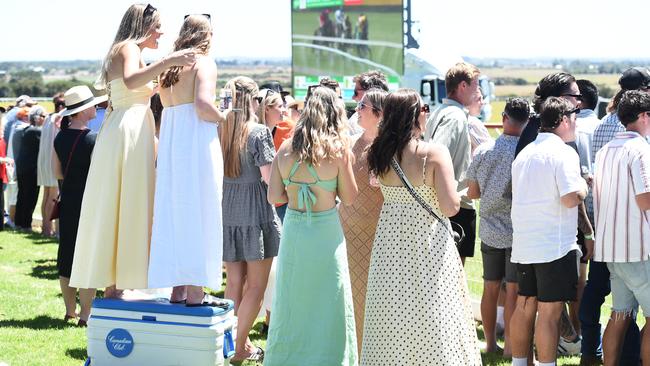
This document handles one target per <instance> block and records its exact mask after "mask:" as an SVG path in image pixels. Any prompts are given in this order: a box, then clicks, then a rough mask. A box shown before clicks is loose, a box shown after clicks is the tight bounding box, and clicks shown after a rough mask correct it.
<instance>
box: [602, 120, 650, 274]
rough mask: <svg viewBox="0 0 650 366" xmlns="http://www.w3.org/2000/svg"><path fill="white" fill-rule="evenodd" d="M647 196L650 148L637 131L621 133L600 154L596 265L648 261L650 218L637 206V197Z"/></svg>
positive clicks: (649, 178) (649, 176) (649, 175)
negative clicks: (598, 263)
mask: <svg viewBox="0 0 650 366" xmlns="http://www.w3.org/2000/svg"><path fill="white" fill-rule="evenodd" d="M647 192H650V145H648V143H647V142H646V139H645V138H643V136H641V135H639V134H638V133H636V132H634V131H626V132H619V133H617V134H616V136H615V137H614V139H613V140H612V141H610V142H609V143H608V144H607V145H605V146H603V148H602V149H600V151H598V153H597V154H596V169H595V175H594V215H595V216H594V217H595V219H596V220H595V221H596V228H595V229H596V237H595V239H596V243H595V244H594V260H595V261H598V262H619V263H627V262H639V261H645V260H648V258H649V255H650V215H649V214H648V212H647V211H643V210H641V209H640V208H639V205H638V204H637V203H636V196H637V195H639V194H642V193H647Z"/></svg>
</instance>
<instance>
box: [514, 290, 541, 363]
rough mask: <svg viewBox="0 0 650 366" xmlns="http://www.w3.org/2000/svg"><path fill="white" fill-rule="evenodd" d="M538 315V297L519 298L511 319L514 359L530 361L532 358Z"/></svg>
mask: <svg viewBox="0 0 650 366" xmlns="http://www.w3.org/2000/svg"><path fill="white" fill-rule="evenodd" d="M536 313H537V298H536V297H524V296H517V301H516V307H515V309H514V311H513V313H512V317H511V318H510V346H511V347H512V357H516V358H529V359H530V357H531V356H532V354H531V352H530V351H531V345H532V340H533V325H534V324H535V314H536Z"/></svg>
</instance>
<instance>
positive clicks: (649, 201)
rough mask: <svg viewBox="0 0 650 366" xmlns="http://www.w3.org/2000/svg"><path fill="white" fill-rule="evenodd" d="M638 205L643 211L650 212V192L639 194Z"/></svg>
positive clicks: (637, 196)
mask: <svg viewBox="0 0 650 366" xmlns="http://www.w3.org/2000/svg"><path fill="white" fill-rule="evenodd" d="M636 204H637V205H639V208H640V209H641V210H643V211H647V210H650V192H647V193H641V194H637V195H636Z"/></svg>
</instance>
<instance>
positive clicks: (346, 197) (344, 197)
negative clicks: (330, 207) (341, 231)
mask: <svg viewBox="0 0 650 366" xmlns="http://www.w3.org/2000/svg"><path fill="white" fill-rule="evenodd" d="M353 161H354V155H352V151H350V150H348V151H346V152H345V153H344V156H343V158H342V159H340V160H339V175H338V182H337V189H336V190H337V194H338V196H339V198H340V199H341V202H343V204H344V205H346V206H349V205H351V204H352V203H353V202H354V199H355V198H357V194H359V188H358V187H357V181H356V180H355V179H354V172H353V171H352V162H353Z"/></svg>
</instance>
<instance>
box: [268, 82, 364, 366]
mask: <svg viewBox="0 0 650 366" xmlns="http://www.w3.org/2000/svg"><path fill="white" fill-rule="evenodd" d="M345 125H346V123H345V109H344V106H343V103H342V101H341V100H340V99H339V98H338V96H337V95H336V93H334V92H333V91H332V90H330V89H328V88H326V87H317V88H316V89H315V90H314V92H313V94H312V95H311V97H310V98H309V101H308V102H307V104H306V105H305V108H304V110H303V114H302V116H301V117H300V119H299V120H298V124H297V125H296V129H295V132H294V135H293V137H292V138H291V139H288V140H286V141H285V142H284V143H283V144H282V146H281V147H280V150H279V151H278V153H277V155H276V156H275V159H274V160H273V166H272V168H271V180H270V187H269V191H268V198H269V202H270V203H282V202H288V209H287V212H286V216H285V218H284V224H283V229H282V239H281V242H280V253H279V255H278V268H277V274H276V293H275V299H274V303H273V306H272V307H273V312H272V313H271V327H270V329H269V337H268V343H267V350H266V356H265V360H264V365H267V366H273V365H283V366H285V365H304V366H307V365H328V366H335V365H341V366H348V365H351V366H354V365H356V364H357V343H356V334H355V327H354V308H353V306H352V291H351V288H350V274H349V271H348V261H347V251H346V246H345V238H344V236H343V230H342V228H341V222H340V220H339V215H338V213H337V211H336V197H337V196H338V197H339V199H340V200H341V202H342V203H343V204H345V205H350V204H351V203H352V202H353V201H354V199H355V198H356V196H357V193H358V190H357V184H356V182H355V179H354V174H353V172H352V160H353V158H352V155H351V154H352V153H351V151H350V146H349V141H348V137H347V132H346V131H345V127H344V126H345Z"/></svg>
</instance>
